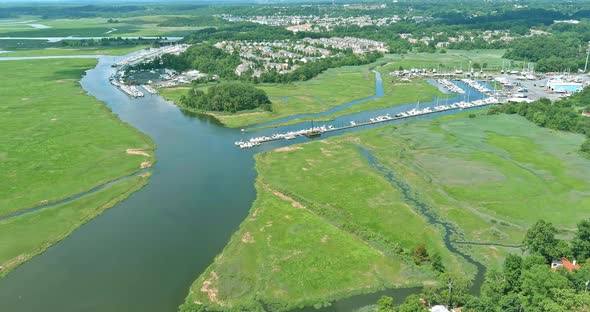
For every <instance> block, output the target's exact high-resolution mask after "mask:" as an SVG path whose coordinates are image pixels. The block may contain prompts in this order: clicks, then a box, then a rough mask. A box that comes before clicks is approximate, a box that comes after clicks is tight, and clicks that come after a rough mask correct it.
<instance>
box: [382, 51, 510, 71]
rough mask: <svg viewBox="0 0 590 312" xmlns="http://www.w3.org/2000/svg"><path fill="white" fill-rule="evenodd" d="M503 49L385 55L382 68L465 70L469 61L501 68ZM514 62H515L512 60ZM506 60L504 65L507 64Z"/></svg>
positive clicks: (388, 69) (491, 67)
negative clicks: (385, 60)
mask: <svg viewBox="0 0 590 312" xmlns="http://www.w3.org/2000/svg"><path fill="white" fill-rule="evenodd" d="M504 52H505V50H501V49H498V50H471V51H466V50H447V53H407V54H390V55H387V56H386V57H387V61H388V65H386V66H384V67H383V69H384V70H387V71H394V70H398V69H399V67H400V66H401V67H403V68H404V69H410V68H426V69H438V71H454V70H455V69H461V68H462V69H463V71H467V70H468V68H469V62H471V63H472V64H473V63H479V64H480V65H483V64H484V63H487V65H488V69H501V68H502V60H505V59H503V58H502V56H503V55H504ZM513 63H514V64H516V63H515V62H513ZM507 64H508V63H507V60H506V65H507Z"/></svg>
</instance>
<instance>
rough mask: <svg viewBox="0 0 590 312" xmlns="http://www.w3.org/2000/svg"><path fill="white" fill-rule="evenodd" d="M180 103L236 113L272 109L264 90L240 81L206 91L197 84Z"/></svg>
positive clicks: (197, 107) (190, 106)
mask: <svg viewBox="0 0 590 312" xmlns="http://www.w3.org/2000/svg"><path fill="white" fill-rule="evenodd" d="M180 103H181V104H182V105H183V106H185V107H187V108H191V109H196V110H199V111H218V112H229V113H235V112H238V111H242V110H249V109H256V108H261V109H263V110H266V111H270V110H271V102H270V100H269V99H268V96H267V95H266V92H264V90H260V89H257V88H255V87H254V86H252V85H250V84H246V83H240V82H228V83H224V84H220V85H214V86H211V87H209V88H208V89H207V90H206V91H203V90H202V89H201V88H199V87H196V86H195V87H193V88H191V90H189V92H188V94H187V95H183V96H182V97H181V98H180Z"/></svg>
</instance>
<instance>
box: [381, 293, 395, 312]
mask: <svg viewBox="0 0 590 312" xmlns="http://www.w3.org/2000/svg"><path fill="white" fill-rule="evenodd" d="M377 311H378V312H395V305H394V304H393V298H391V297H389V296H381V298H379V300H378V301H377Z"/></svg>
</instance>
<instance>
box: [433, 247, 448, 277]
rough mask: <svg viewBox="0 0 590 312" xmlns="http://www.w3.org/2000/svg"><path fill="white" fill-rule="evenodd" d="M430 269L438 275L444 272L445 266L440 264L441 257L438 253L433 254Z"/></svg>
mask: <svg viewBox="0 0 590 312" xmlns="http://www.w3.org/2000/svg"><path fill="white" fill-rule="evenodd" d="M431 261H432V269H433V270H434V271H436V272H439V273H444V272H445V271H446V268H445V265H444V264H443V262H442V257H441V256H440V254H439V253H438V252H435V253H434V254H433V255H432V257H431Z"/></svg>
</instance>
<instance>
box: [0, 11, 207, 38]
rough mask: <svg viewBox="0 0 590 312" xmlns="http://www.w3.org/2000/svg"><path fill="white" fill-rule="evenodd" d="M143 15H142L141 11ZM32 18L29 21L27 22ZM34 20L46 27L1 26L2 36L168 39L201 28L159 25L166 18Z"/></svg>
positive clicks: (35, 22)
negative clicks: (114, 21)
mask: <svg viewBox="0 0 590 312" xmlns="http://www.w3.org/2000/svg"><path fill="white" fill-rule="evenodd" d="M143 13H144V14H146V13H145V12H143ZM30 19H31V18H29V20H30ZM32 19H35V21H34V22H32V23H34V24H42V25H45V26H48V27H49V28H33V27H31V26H29V25H27V24H10V23H2V24H0V35H1V36H2V37H68V36H75V37H76V36H77V37H113V38H116V37H159V36H164V37H169V36H175V37H176V36H184V35H187V34H188V33H190V32H192V31H195V30H198V29H200V28H202V27H186V26H183V27H169V26H159V24H160V23H162V22H164V21H166V20H167V19H168V17H167V16H138V17H122V18H118V19H117V21H118V23H112V22H111V23H109V18H106V17H105V18H102V17H83V18H75V17H71V16H70V17H69V18H65V17H61V18H46V19H38V18H35V17H33V18H32Z"/></svg>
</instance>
